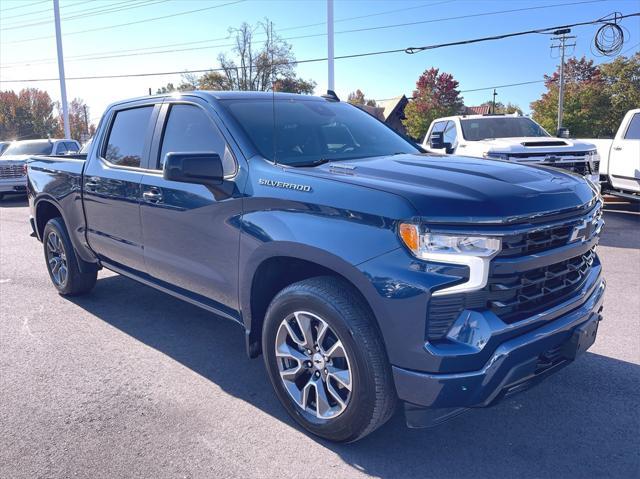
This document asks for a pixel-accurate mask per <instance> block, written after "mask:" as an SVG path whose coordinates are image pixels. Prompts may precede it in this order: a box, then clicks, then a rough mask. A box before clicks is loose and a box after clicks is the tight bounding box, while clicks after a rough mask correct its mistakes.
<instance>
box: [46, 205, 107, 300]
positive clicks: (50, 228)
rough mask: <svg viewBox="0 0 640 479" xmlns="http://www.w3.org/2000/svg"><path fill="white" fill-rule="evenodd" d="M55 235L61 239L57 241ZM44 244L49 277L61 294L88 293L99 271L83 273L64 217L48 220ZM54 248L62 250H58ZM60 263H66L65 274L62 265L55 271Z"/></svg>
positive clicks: (75, 294)
mask: <svg viewBox="0 0 640 479" xmlns="http://www.w3.org/2000/svg"><path fill="white" fill-rule="evenodd" d="M54 237H56V238H58V239H59V241H55V240H54ZM42 244H43V247H44V248H43V249H44V258H45V262H46V265H47V271H48V272H49V277H50V278H51V282H52V283H53V285H54V286H55V287H56V289H57V290H58V292H59V293H60V294H61V295H63V296H77V295H81V294H85V293H88V292H89V291H91V290H92V289H93V287H94V286H95V284H96V279H97V277H98V272H97V271H92V272H89V273H83V272H81V271H80V268H79V267H78V260H77V258H76V252H75V250H74V249H73V245H72V244H71V240H70V239H69V233H68V232H67V228H66V226H65V225H64V222H63V221H62V218H53V219H50V220H49V221H48V222H47V224H46V225H45V227H44V232H43V234H42ZM53 245H55V246H53ZM54 250H60V251H59V252H57V251H54ZM60 253H61V254H60ZM56 256H57V258H58V259H60V262H56V261H54V259H55V257H56ZM60 264H64V267H65V268H66V273H65V274H64V275H62V274H61V272H60V270H61V267H60V266H58V270H57V272H56V271H54V267H55V265H60Z"/></svg>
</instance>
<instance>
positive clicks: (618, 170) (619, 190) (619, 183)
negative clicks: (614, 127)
mask: <svg viewBox="0 0 640 479" xmlns="http://www.w3.org/2000/svg"><path fill="white" fill-rule="evenodd" d="M585 141H588V142H591V143H593V144H595V145H596V146H597V148H598V151H599V152H600V158H601V159H602V160H601V162H600V182H601V184H602V192H603V193H607V194H612V195H616V196H622V197H625V198H629V199H632V200H636V201H637V200H640V108H637V109H635V110H630V111H628V112H627V114H626V115H625V116H624V118H623V119H622V123H620V126H619V127H618V131H617V133H616V136H615V138H614V139H613V140H600V139H597V140H596V139H589V140H585Z"/></svg>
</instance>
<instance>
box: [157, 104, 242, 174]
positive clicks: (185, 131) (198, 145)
mask: <svg viewBox="0 0 640 479" xmlns="http://www.w3.org/2000/svg"><path fill="white" fill-rule="evenodd" d="M190 152H194V153H195V152H200V153H205V152H210V153H217V154H218V155H220V158H222V164H223V171H224V174H225V175H231V174H233V173H235V168H236V167H235V161H234V159H233V156H232V155H231V152H230V151H229V148H228V147H227V144H226V142H225V140H224V138H223V137H222V135H221V134H220V132H219V131H218V128H217V127H216V126H215V125H214V124H213V122H212V121H211V119H210V118H209V116H208V115H207V113H206V112H205V111H204V110H203V109H202V108H200V107H198V106H195V105H184V104H175V105H172V106H171V109H170V110H169V119H168V120H167V122H166V124H165V127H164V134H163V135H162V148H161V150H160V158H159V168H160V169H162V168H163V167H164V161H165V158H166V156H167V153H190Z"/></svg>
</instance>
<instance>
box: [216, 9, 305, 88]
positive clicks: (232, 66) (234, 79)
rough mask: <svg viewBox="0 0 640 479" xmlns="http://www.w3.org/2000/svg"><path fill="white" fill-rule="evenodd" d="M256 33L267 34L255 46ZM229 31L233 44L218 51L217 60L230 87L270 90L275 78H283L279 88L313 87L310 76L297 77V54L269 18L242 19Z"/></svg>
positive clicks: (276, 79)
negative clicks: (253, 23) (251, 22)
mask: <svg viewBox="0 0 640 479" xmlns="http://www.w3.org/2000/svg"><path fill="white" fill-rule="evenodd" d="M257 33H260V34H262V35H264V36H265V37H266V38H265V39H264V41H263V42H262V46H261V47H260V48H259V49H257V50H255V49H254V44H256V43H257V42H256V41H254V35H256V34H257ZM229 34H230V35H233V36H234V40H235V46H234V47H233V49H232V51H231V54H226V53H222V54H220V55H218V61H219V62H220V67H221V68H222V69H223V71H224V74H225V76H226V78H227V84H228V87H229V89H230V90H242V91H247V90H251V91H270V90H271V89H272V88H273V87H274V85H275V83H276V81H278V80H282V81H281V83H280V85H281V87H282V88H285V87H287V88H294V89H295V88H301V89H302V90H303V91H308V90H309V85H313V86H314V87H315V83H314V82H313V81H311V80H307V81H305V80H300V79H297V78H296V74H295V67H296V58H295V55H294V54H293V52H292V47H291V45H290V44H289V43H287V42H286V41H284V40H283V39H282V38H281V37H279V36H278V35H277V34H275V33H274V31H273V23H271V22H270V21H269V20H265V21H264V22H259V23H258V24H257V25H256V26H253V27H252V26H250V25H249V24H248V23H246V22H245V23H243V24H242V25H240V28H231V29H229ZM281 91H284V90H281Z"/></svg>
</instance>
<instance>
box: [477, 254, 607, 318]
mask: <svg viewBox="0 0 640 479" xmlns="http://www.w3.org/2000/svg"><path fill="white" fill-rule="evenodd" d="M594 258H595V252H594V250H589V251H587V252H586V253H585V254H582V255H580V256H576V257H575V258H571V259H568V260H565V261H561V262H560V263H556V264H552V265H549V266H545V267H542V268H536V269H532V270H530V271H526V272H525V273H523V274H519V275H511V276H504V275H495V274H492V275H491V276H490V278H489V284H488V285H487V288H486V294H487V306H488V308H489V309H490V310H491V311H493V312H494V313H495V314H496V315H497V316H498V317H499V318H501V319H502V320H503V321H505V322H507V323H512V322H514V321H518V320H520V319H524V318H526V317H528V316H531V315H533V314H536V313H538V312H540V311H544V310H545V309H548V308H550V307H552V306H554V305H556V304H558V303H560V302H562V301H563V300H565V299H567V298H568V297H570V296H572V295H573V294H574V293H575V292H576V291H578V290H579V289H580V288H582V286H583V285H584V282H585V280H586V278H587V274H588V273H589V271H590V269H591V266H592V265H593V261H594Z"/></svg>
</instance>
